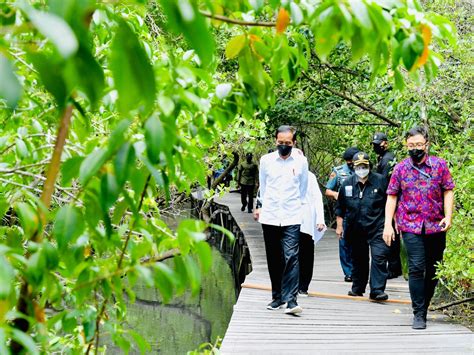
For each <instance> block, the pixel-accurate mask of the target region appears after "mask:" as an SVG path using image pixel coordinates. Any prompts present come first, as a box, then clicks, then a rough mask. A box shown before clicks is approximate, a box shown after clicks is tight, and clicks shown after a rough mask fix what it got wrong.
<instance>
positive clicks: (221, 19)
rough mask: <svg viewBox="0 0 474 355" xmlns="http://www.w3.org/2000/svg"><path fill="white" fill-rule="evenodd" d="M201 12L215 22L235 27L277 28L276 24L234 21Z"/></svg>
mask: <svg viewBox="0 0 474 355" xmlns="http://www.w3.org/2000/svg"><path fill="white" fill-rule="evenodd" d="M199 12H200V13H201V15H203V16H204V17H208V18H211V19H213V20H218V21H222V22H225V23H231V24H233V25H240V26H254V27H275V26H276V22H260V21H244V20H237V19H232V18H230V17H226V16H222V15H216V14H211V13H210V12H207V11H199Z"/></svg>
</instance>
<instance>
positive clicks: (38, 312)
mask: <svg viewBox="0 0 474 355" xmlns="http://www.w3.org/2000/svg"><path fill="white" fill-rule="evenodd" d="M33 309H34V311H35V319H36V320H37V321H38V322H40V323H44V321H45V316H44V309H43V307H41V306H40V305H39V304H38V303H37V302H33Z"/></svg>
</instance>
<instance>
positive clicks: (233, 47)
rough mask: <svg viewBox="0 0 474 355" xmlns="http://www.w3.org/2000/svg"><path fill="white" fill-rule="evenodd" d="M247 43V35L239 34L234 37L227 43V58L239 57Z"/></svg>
mask: <svg viewBox="0 0 474 355" xmlns="http://www.w3.org/2000/svg"><path fill="white" fill-rule="evenodd" d="M246 44H247V36H245V35H238V36H235V37H232V38H231V39H230V41H229V42H228V43H227V46H226V47H225V55H226V57H227V59H232V58H235V57H237V56H238V55H239V54H240V52H241V51H242V49H243V48H244V47H245V45H246Z"/></svg>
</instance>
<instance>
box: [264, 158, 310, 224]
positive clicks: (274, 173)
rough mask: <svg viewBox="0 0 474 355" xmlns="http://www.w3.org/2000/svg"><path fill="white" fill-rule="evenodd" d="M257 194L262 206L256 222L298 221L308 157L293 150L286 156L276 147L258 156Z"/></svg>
mask: <svg viewBox="0 0 474 355" xmlns="http://www.w3.org/2000/svg"><path fill="white" fill-rule="evenodd" d="M259 183H260V195H261V199H262V204H263V206H262V210H261V211H260V217H259V220H258V221H259V222H260V223H262V224H269V225H274V226H290V225H294V224H301V223H302V221H303V208H302V205H303V204H304V202H305V196H306V190H307V187H308V161H307V160H306V158H305V157H304V156H303V155H302V154H301V153H299V152H298V151H296V150H295V149H293V150H292V152H291V155H290V156H289V157H288V158H287V159H282V158H281V157H280V155H279V154H278V151H275V152H272V153H269V154H265V155H264V156H263V157H262V158H261V159H260V168H259Z"/></svg>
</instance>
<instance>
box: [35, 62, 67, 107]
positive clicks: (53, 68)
mask: <svg viewBox="0 0 474 355" xmlns="http://www.w3.org/2000/svg"><path fill="white" fill-rule="evenodd" d="M28 58H29V60H30V61H31V63H33V66H34V67H35V69H36V70H37V71H38V73H39V76H40V79H41V82H42V83H43V85H44V86H45V88H46V90H48V91H49V92H50V93H51V94H52V95H53V96H54V98H55V99H56V101H57V103H58V105H59V107H60V108H62V107H64V106H65V104H66V99H67V98H68V96H69V90H68V87H67V85H66V82H65V80H64V77H63V65H62V64H60V63H57V62H56V61H54V58H53V57H47V56H46V55H44V54H41V53H34V54H30V55H29V56H28Z"/></svg>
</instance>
